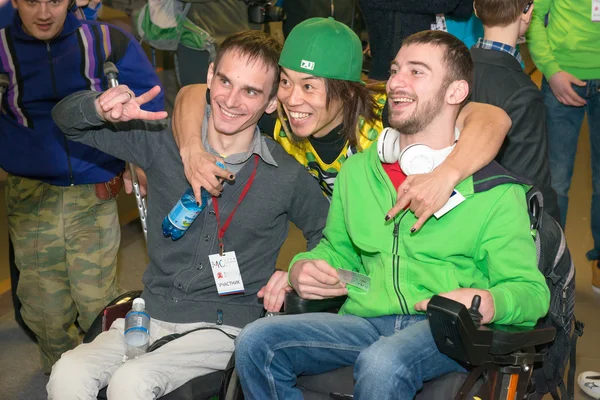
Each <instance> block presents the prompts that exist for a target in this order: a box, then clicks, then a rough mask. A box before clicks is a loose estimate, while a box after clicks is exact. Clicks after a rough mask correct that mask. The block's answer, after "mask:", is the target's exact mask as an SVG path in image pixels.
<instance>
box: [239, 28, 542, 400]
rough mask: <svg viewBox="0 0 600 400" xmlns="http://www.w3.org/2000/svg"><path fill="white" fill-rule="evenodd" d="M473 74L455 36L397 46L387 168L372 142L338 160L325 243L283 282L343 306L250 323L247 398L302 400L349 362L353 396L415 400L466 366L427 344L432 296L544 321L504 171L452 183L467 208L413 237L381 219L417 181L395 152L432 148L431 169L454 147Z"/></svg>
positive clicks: (243, 374) (522, 213)
mask: <svg viewBox="0 0 600 400" xmlns="http://www.w3.org/2000/svg"><path fill="white" fill-rule="evenodd" d="M472 76H473V62H472V60H471V56H470V54H469V50H468V49H467V47H466V46H465V45H464V44H463V43H462V42H460V40H459V39H457V38H456V37H454V36H452V35H450V34H448V33H446V32H442V31H424V32H421V33H418V34H415V35H412V36H410V37H408V38H407V39H406V40H405V42H404V44H403V46H402V48H401V49H400V51H399V53H398V55H397V56H396V58H395V60H394V62H393V63H392V66H391V78H390V79H389V81H388V84H387V91H388V95H389V99H390V101H389V103H390V104H389V113H390V123H391V125H392V126H393V127H394V128H395V129H396V130H397V132H396V134H397V135H398V136H397V141H394V142H391V143H390V142H387V144H386V145H389V146H390V147H389V148H391V149H393V150H394V151H395V152H396V156H395V159H392V158H393V157H389V159H388V156H387V153H389V152H387V151H382V152H381V153H380V152H379V151H378V150H379V149H380V146H379V144H380V143H378V146H377V147H371V148H369V149H367V150H365V151H364V152H362V153H361V154H357V155H356V156H355V157H352V158H351V159H350V160H348V161H347V162H346V163H344V167H343V168H342V170H341V171H340V174H339V176H338V179H337V182H336V189H335V191H334V192H333V197H332V199H331V206H330V209H329V214H328V217H327V225H326V227H325V230H324V231H323V239H322V240H321V242H320V243H319V244H318V245H317V247H315V248H314V249H313V250H311V251H309V252H306V253H301V254H298V255H297V256H296V257H295V258H294V259H293V260H292V262H291V263H290V269H289V274H288V277H289V282H290V285H291V286H292V287H293V288H294V289H295V290H296V292H297V293H298V294H299V295H300V297H302V298H303V299H324V298H331V297H335V296H339V293H340V292H341V291H343V292H346V293H347V299H346V301H345V303H344V305H343V306H342V308H341V309H340V312H339V314H330V313H310V314H301V315H285V316H278V317H274V318H262V319H260V320H257V321H255V322H253V323H251V324H250V325H248V326H246V328H244V330H243V331H242V333H241V334H240V335H239V336H238V338H237V339H236V342H235V344H236V350H235V353H236V356H235V365H236V370H237V374H238V376H239V378H240V382H241V385H242V389H243V391H244V396H245V398H246V399H248V400H254V399H260V400H265V399H285V400H299V399H301V398H302V392H301V390H300V389H299V388H298V387H297V386H296V377H297V376H301V375H317V374H322V373H325V372H328V371H332V370H335V369H338V368H342V367H347V366H354V380H355V382H356V384H355V387H354V399H357V400H361V399H369V400H371V399H377V400H385V399H390V400H391V399H394V400H412V399H413V398H414V396H415V394H416V392H417V391H418V390H420V389H421V388H422V387H423V383H424V382H426V381H429V380H432V379H435V378H437V377H439V376H442V375H445V374H447V373H450V372H453V371H461V370H463V367H462V366H461V365H460V364H458V363H457V362H456V361H454V360H453V359H451V358H450V357H448V356H446V355H445V354H442V353H441V352H440V351H439V350H438V348H437V346H436V344H435V342H434V340H433V336H432V333H431V329H430V327H429V322H428V320H427V316H426V314H425V311H426V309H427V304H428V302H429V299H430V298H431V297H432V296H434V295H440V296H444V297H447V298H449V299H452V300H454V301H457V302H460V303H462V304H464V305H465V306H466V307H470V305H471V302H472V300H473V297H474V296H476V295H477V296H480V298H481V306H480V307H479V312H480V313H481V323H482V324H489V323H492V322H493V323H496V324H506V325H513V324H518V325H533V324H535V322H536V321H537V319H538V318H540V317H542V316H543V315H545V313H546V312H547V310H548V305H549V297H550V296H549V290H548V287H547V286H546V283H545V280H544V276H543V275H542V274H541V272H540V271H539V270H538V268H537V262H536V250H535V243H534V241H533V240H532V238H531V233H530V230H529V229H530V228H529V216H528V213H527V204H526V198H525V192H526V190H528V188H529V187H528V186H527V185H522V184H520V183H519V181H518V179H517V178H515V177H511V176H510V174H509V173H508V172H507V171H505V170H503V169H502V168H501V167H500V166H499V165H498V164H496V163H493V164H490V165H489V166H486V167H484V168H483V169H481V170H480V171H477V172H476V173H475V174H474V175H473V176H469V177H468V178H467V179H465V180H463V181H462V182H460V183H459V185H458V186H457V188H456V191H457V192H460V193H458V194H457V195H456V196H458V195H462V196H461V197H463V200H462V202H460V203H458V204H457V205H455V206H454V207H453V208H451V209H449V210H447V213H446V214H444V215H443V216H441V217H440V216H436V218H431V219H430V220H428V221H427V222H426V223H425V225H424V226H423V227H422V229H421V230H419V231H418V232H411V231H410V230H409V229H408V228H409V227H410V226H412V225H413V224H414V223H415V222H416V220H417V217H416V215H415V213H413V212H411V211H410V210H408V209H407V210H406V211H404V212H403V213H402V214H401V215H398V216H397V217H395V218H389V217H387V216H386V210H387V207H389V206H390V205H391V204H392V203H393V201H394V195H395V188H396V187H397V186H398V185H399V184H401V183H402V181H403V180H404V179H406V175H410V174H411V173H418V172H415V171H414V170H412V171H411V167H412V166H413V165H414V163H413V164H411V162H410V160H407V161H405V159H404V158H403V157H405V156H406V157H407V158H408V159H410V158H413V160H416V159H418V158H419V157H423V158H425V154H427V153H429V154H432V153H435V154H438V155H439V156H438V157H439V159H438V160H437V163H438V164H439V162H441V160H442V159H443V157H444V155H447V154H448V150H449V149H450V148H451V147H452V146H453V143H454V142H455V121H456V118H457V116H458V113H459V110H460V108H461V106H462V104H463V103H464V101H465V100H466V99H467V98H468V95H469V91H470V89H469V88H470V82H471V81H472ZM389 134H390V131H387V132H386V134H385V135H383V134H382V139H380V140H382V141H383V142H385V141H386V138H388V135H389ZM411 147H412V151H408V149H409V148H411ZM400 150H403V153H401V154H400V159H398V153H400ZM382 153H383V155H382ZM411 153H412V156H411V155H409V154H411ZM442 154H444V155H442ZM382 159H385V161H382ZM417 164H418V163H417ZM507 178H509V179H507Z"/></svg>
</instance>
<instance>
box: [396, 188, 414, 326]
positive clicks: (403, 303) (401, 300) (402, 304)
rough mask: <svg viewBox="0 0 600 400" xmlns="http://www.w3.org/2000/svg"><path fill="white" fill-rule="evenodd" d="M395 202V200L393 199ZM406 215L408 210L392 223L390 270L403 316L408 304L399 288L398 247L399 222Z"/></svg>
mask: <svg viewBox="0 0 600 400" xmlns="http://www.w3.org/2000/svg"><path fill="white" fill-rule="evenodd" d="M394 202H395V199H394ZM407 213H408V209H406V210H405V211H404V212H403V214H402V215H401V216H400V218H399V219H398V222H394V242H393V244H392V270H393V273H394V290H395V291H396V296H398V302H399V303H400V310H401V311H402V313H403V314H404V315H409V314H410V312H409V310H408V304H407V303H406V298H405V297H404V295H403V294H402V288H401V286H400V255H399V247H400V222H402V218H404V216H405V215H406V214H407Z"/></svg>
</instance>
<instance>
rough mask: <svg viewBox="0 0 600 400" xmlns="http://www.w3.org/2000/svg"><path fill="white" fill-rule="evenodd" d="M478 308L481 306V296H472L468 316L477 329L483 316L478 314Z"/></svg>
mask: <svg viewBox="0 0 600 400" xmlns="http://www.w3.org/2000/svg"><path fill="white" fill-rule="evenodd" d="M479 306H481V296H478V295H475V296H473V302H472V303H471V308H469V315H470V316H471V319H472V320H473V323H474V324H475V326H476V327H478V328H479V327H480V326H481V319H482V318H483V315H481V313H480V312H479Z"/></svg>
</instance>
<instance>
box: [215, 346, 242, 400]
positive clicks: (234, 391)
mask: <svg viewBox="0 0 600 400" xmlns="http://www.w3.org/2000/svg"><path fill="white" fill-rule="evenodd" d="M219 400H244V394H243V393H242V385H240V379H239V378H238V375H237V373H236V371H235V352H234V353H233V354H232V355H231V359H229V363H227V367H226V368H225V375H223V380H222V381H221V389H220V390H219Z"/></svg>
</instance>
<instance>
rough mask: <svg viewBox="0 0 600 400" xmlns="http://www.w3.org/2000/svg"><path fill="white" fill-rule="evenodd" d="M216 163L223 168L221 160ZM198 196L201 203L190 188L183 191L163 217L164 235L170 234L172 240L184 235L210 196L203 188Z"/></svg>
mask: <svg viewBox="0 0 600 400" xmlns="http://www.w3.org/2000/svg"><path fill="white" fill-rule="evenodd" d="M217 165H218V166H219V167H221V168H225V165H223V163H221V162H218V163H217ZM200 197H201V198H202V204H200V205H198V204H197V202H196V197H194V191H193V190H192V188H189V189H188V190H186V191H185V193H184V194H183V196H181V199H179V201H178V202H177V204H175V207H173V209H172V210H171V211H170V212H169V214H168V215H167V216H166V217H165V219H163V222H162V230H163V235H165V237H169V236H170V237H171V239H172V240H177V239H181V237H182V236H183V235H185V232H186V231H187V230H188V228H189V227H190V225H192V223H193V222H194V221H195V220H196V217H197V216H198V215H199V214H200V213H201V212H202V210H204V208H205V207H206V205H207V204H208V202H209V201H210V199H211V197H212V196H211V195H210V193H208V192H207V191H206V190H205V189H204V188H201V189H200Z"/></svg>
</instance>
